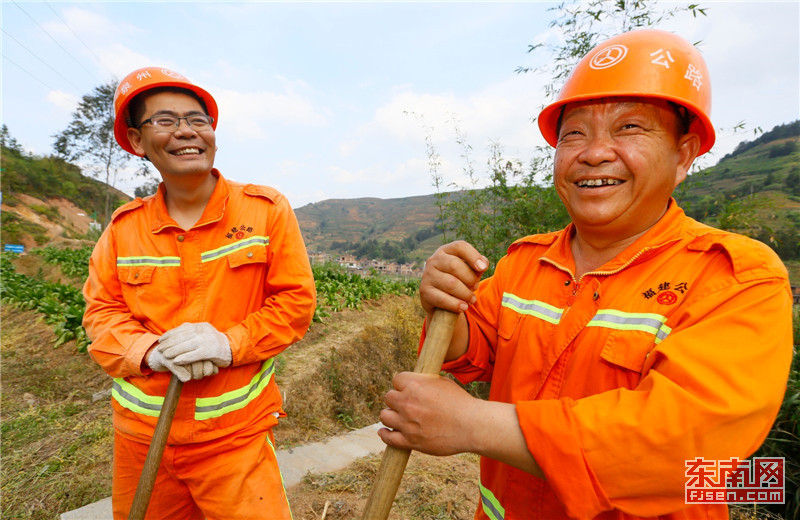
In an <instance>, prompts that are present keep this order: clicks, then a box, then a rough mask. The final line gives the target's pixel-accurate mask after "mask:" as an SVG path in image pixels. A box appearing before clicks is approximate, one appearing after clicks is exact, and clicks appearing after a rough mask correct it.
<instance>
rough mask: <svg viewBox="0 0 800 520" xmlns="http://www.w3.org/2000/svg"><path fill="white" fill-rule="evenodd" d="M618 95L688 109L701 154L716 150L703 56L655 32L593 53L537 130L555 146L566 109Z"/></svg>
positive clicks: (628, 36)
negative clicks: (664, 101) (572, 104)
mask: <svg viewBox="0 0 800 520" xmlns="http://www.w3.org/2000/svg"><path fill="white" fill-rule="evenodd" d="M620 96H637V97H646V98H659V99H666V100H668V101H672V102H674V103H677V104H678V105H681V106H683V107H685V108H686V109H687V110H689V111H690V112H691V113H692V114H693V115H694V116H695V119H694V121H693V122H692V124H691V126H690V128H689V131H690V132H694V133H696V134H697V135H698V136H699V137H700V150H699V152H698V155H702V154H704V153H706V152H707V151H709V150H710V149H711V147H712V146H714V140H715V139H716V137H715V133H714V126H713V125H712V124H711V120H710V119H709V115H710V114H711V82H710V80H709V74H708V68H707V67H706V63H705V61H704V60H703V57H702V56H701V55H700V52H699V51H698V50H697V49H696V48H695V47H694V45H692V44H691V43H689V42H687V41H686V40H684V39H683V38H681V37H680V36H677V35H675V34H672V33H669V32H665V31H659V30H655V29H640V30H636V31H631V32H627V33H624V34H620V35H619V36H615V37H613V38H611V39H609V40H607V41H605V42H603V43H601V44H599V45H597V46H596V47H595V48H594V49H592V50H591V51H589V53H588V54H587V55H586V56H584V58H583V59H582V60H581V61H580V62H579V63H578V65H577V66H576V67H575V69H574V70H573V71H572V74H570V76H569V78H567V82H566V83H564V87H563V88H562V89H561V92H560V93H559V95H558V99H557V100H556V101H555V103H552V104H551V105H549V106H547V107H545V108H544V110H542V112H541V113H540V114H539V129H540V130H541V131H542V135H543V136H544V139H545V141H547V142H548V143H549V144H550V145H551V146H556V143H557V142H558V128H557V126H558V119H559V117H560V116H561V108H562V107H563V106H564V105H566V104H567V103H572V102H574V101H582V100H587V99H599V98H606V97H620Z"/></svg>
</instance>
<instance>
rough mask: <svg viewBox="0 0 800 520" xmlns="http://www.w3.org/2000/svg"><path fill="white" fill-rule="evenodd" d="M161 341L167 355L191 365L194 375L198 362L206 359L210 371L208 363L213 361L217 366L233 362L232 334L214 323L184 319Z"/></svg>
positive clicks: (163, 350)
mask: <svg viewBox="0 0 800 520" xmlns="http://www.w3.org/2000/svg"><path fill="white" fill-rule="evenodd" d="M158 342H159V345H158V347H156V350H157V351H158V352H160V353H161V354H162V355H163V356H164V358H166V359H168V360H170V361H171V362H173V363H175V364H176V365H191V366H192V374H193V375H194V374H195V371H194V368H195V367H194V364H195V363H199V362H204V363H203V366H202V368H201V369H202V373H205V372H206V370H205V363H209V364H212V365H213V366H214V369H216V368H217V367H227V366H228V365H230V364H231V359H232V354H231V346H230V343H229V342H228V338H227V337H226V336H225V334H223V333H221V332H219V331H218V330H217V329H215V328H214V326H213V325H211V324H210V323H184V324H183V325H180V326H178V327H175V328H174V329H172V330H168V331H167V332H165V333H164V335H163V336H161V338H160V339H159V340H158ZM198 368H199V367H198ZM214 373H216V371H215V372H214ZM206 375H211V374H206ZM202 377H205V376H202ZM196 379H199V378H196Z"/></svg>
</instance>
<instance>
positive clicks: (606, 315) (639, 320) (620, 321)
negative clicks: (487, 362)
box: [501, 293, 672, 345]
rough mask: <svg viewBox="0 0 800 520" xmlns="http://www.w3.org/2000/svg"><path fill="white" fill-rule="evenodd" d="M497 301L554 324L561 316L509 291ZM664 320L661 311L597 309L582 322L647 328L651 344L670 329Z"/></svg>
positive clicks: (665, 335) (618, 327) (629, 327)
mask: <svg viewBox="0 0 800 520" xmlns="http://www.w3.org/2000/svg"><path fill="white" fill-rule="evenodd" d="M501 305H502V306H503V307H506V308H507V309H511V310H512V311H514V312H516V313H518V314H523V315H528V316H533V317H536V318H539V319H540V320H544V321H546V322H548V323H552V324H553V325H558V324H559V322H560V321H561V316H562V315H563V314H564V309H559V308H558V307H554V306H552V305H550V304H548V303H544V302H541V301H539V300H525V299H523V298H520V297H519V296H516V295H514V294H511V293H503V300H502V303H501ZM666 322H667V318H666V316H662V315H661V314H654V313H649V312H624V311H618V310H616V309H599V310H598V311H597V313H596V314H595V316H594V317H593V318H592V320H591V321H590V322H589V323H588V324H586V326H587V327H605V328H608V329H616V330H636V331H640V332H647V333H648V334H652V335H653V336H655V344H656V345H658V344H659V343H661V342H662V341H664V339H665V338H666V337H667V336H669V333H670V332H672V329H671V328H670V327H668V326H667V325H666Z"/></svg>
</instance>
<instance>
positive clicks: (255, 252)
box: [228, 246, 267, 269]
mask: <svg viewBox="0 0 800 520" xmlns="http://www.w3.org/2000/svg"><path fill="white" fill-rule="evenodd" d="M265 263H267V248H266V247H264V246H252V247H248V248H245V249H242V250H240V251H235V252H233V253H230V254H229V255H228V266H230V267H231V269H235V268H237V267H241V266H245V265H250V264H265Z"/></svg>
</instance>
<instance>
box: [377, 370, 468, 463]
mask: <svg viewBox="0 0 800 520" xmlns="http://www.w3.org/2000/svg"><path fill="white" fill-rule="evenodd" d="M392 384H393V386H394V389H393V390H390V391H389V392H387V393H386V396H385V398H384V400H385V401H386V404H387V406H388V407H389V408H385V409H384V410H382V411H381V413H380V420H381V422H382V423H383V425H384V426H386V427H388V428H391V430H387V429H381V430H379V431H378V435H379V436H380V438H381V439H382V440H383V442H385V443H386V444H388V445H390V446H394V447H396V448H404V449H412V450H418V451H421V452H423V453H428V454H430V455H453V454H456V453H462V452H465V451H473V450H474V449H475V447H474V446H473V440H472V436H471V434H470V430H471V429H472V428H473V427H478V426H479V425H478V423H477V422H476V421H475V420H470V417H471V416H472V412H473V410H476V409H477V408H478V407H479V406H480V404H481V402H482V401H480V400H479V399H476V398H474V397H472V396H471V395H469V394H468V393H467V392H466V391H464V390H463V389H462V388H461V387H459V386H458V385H457V384H455V383H454V382H453V381H451V380H449V379H447V378H445V377H441V376H434V375H428V374H415V373H412V372H401V373H399V374H397V375H396V376H395V377H394V379H393V380H392Z"/></svg>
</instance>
